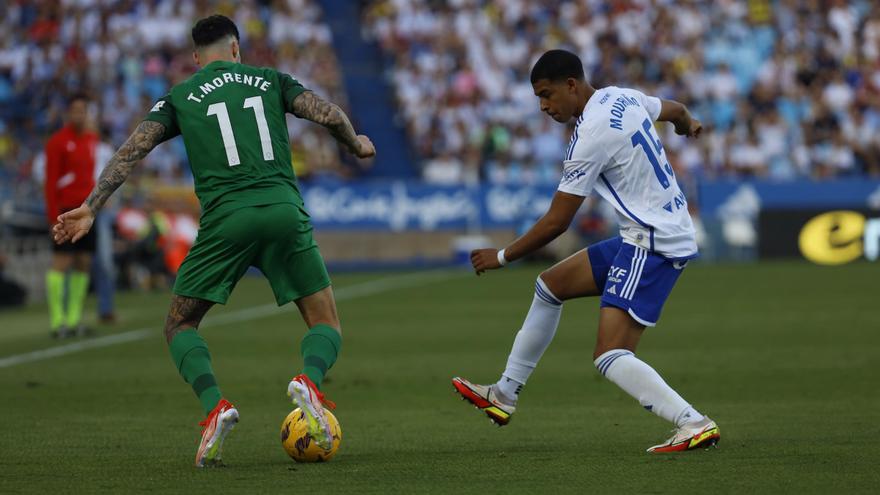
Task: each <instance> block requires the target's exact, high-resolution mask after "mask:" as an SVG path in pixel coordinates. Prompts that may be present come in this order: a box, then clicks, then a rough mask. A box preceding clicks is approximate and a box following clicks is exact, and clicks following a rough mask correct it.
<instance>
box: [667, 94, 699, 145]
mask: <svg viewBox="0 0 880 495" xmlns="http://www.w3.org/2000/svg"><path fill="white" fill-rule="evenodd" d="M657 120H659V121H661V122H670V123H672V125H673V126H675V133H676V134H678V135H680V136H687V137H699V136H700V132H702V130H703V125H702V124H701V123H700V121H699V120H697V119H695V118H694V117H693V116H692V115H691V113H690V112H689V111H688V109H687V107H686V106H684V104H682V103H679V102H677V101H675V100H660V116H659V117H657Z"/></svg>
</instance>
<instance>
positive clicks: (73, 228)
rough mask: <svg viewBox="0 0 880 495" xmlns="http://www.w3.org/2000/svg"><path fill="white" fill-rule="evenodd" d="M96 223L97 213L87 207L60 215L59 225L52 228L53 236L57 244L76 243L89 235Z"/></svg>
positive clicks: (83, 206)
mask: <svg viewBox="0 0 880 495" xmlns="http://www.w3.org/2000/svg"><path fill="white" fill-rule="evenodd" d="M94 222H95V213H94V212H93V211H92V209H91V208H89V207H88V206H86V205H81V206H80V207H79V208H76V209H73V210H70V211H68V212H66V213H62V214H61V215H58V223H56V224H55V225H54V226H53V227H52V236H53V237H54V238H55V243H56V244H64V243H65V242H68V241H70V242H71V243H76V241H78V240H80V239H82V238H83V236H84V235H86V234H88V233H89V230H91V228H92V224H93V223H94Z"/></svg>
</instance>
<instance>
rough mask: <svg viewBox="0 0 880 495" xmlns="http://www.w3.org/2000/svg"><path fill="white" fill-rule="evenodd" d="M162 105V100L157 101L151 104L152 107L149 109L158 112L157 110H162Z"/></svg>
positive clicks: (163, 103) (163, 104)
mask: <svg viewBox="0 0 880 495" xmlns="http://www.w3.org/2000/svg"><path fill="white" fill-rule="evenodd" d="M164 106H165V102H164V101H157V102H156V104H155V105H153V108H152V109H150V111H151V112H158V111H159V110H162V107H164Z"/></svg>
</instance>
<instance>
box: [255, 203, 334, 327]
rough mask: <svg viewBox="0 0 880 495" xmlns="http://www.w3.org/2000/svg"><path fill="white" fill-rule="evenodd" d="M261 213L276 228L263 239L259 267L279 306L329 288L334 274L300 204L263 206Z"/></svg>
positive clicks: (256, 262)
mask: <svg viewBox="0 0 880 495" xmlns="http://www.w3.org/2000/svg"><path fill="white" fill-rule="evenodd" d="M261 214H262V216H263V221H265V222H267V223H268V224H269V225H274V226H275V228H274V229H269V230H270V234H269V235H267V236H265V237H264V238H263V239H262V241H261V242H262V243H261V245H260V251H259V255H258V256H257V259H256V260H255V265H256V266H257V267H258V268H259V269H260V271H262V272H263V275H265V277H266V278H267V279H268V280H269V285H271V286H272V291H273V292H274V293H275V300H276V302H277V303H278V305H279V306H280V305H283V304H287V303H288V302H290V301H298V300H300V299H302V298H305V297H307V296H311V295H313V294H315V293H317V292H319V291H321V290H323V289H325V288H327V287H329V286H330V275H329V274H328V273H327V267H326V266H325V265H324V259H323V258H322V257H321V252H320V250H319V249H318V246H317V244H316V243H315V240H314V238H313V237H312V227H311V224H310V223H309V221H308V218H307V217H306V216H304V214H303V213H302V212H301V210H299V208H297V207H296V205H291V204H278V205H269V206H267V207H262V208H261ZM334 311H335V308H334Z"/></svg>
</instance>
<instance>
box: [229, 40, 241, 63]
mask: <svg viewBox="0 0 880 495" xmlns="http://www.w3.org/2000/svg"><path fill="white" fill-rule="evenodd" d="M230 48H232V58H233V59H234V60H235V61H236V62H239V63H241V47H240V46H238V40H237V39H233V40H232V43H231V46H230Z"/></svg>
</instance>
